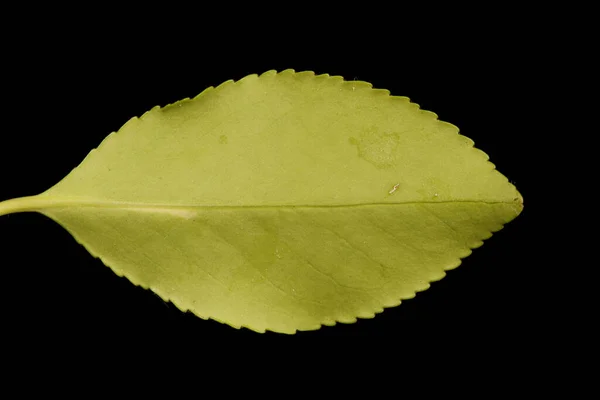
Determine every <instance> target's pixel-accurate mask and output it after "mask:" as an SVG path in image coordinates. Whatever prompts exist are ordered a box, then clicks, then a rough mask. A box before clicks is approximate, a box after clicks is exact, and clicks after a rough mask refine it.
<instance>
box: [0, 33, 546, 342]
mask: <svg viewBox="0 0 600 400" xmlns="http://www.w3.org/2000/svg"><path fill="white" fill-rule="evenodd" d="M102 29H104V30H110V29H111V26H110V24H108V25H107V26H104V27H103V28H102ZM490 31H494V30H493V29H492V30H490ZM490 31H486V33H482V32H478V33H477V34H476V35H475V34H473V32H471V33H467V34H466V35H465V36H464V37H459V38H452V39H447V38H445V34H444V33H443V32H441V33H439V34H437V35H434V38H433V39H431V38H423V37H421V36H419V35H418V34H416V33H410V32H401V31H399V32H395V33H394V32H391V33H390V32H387V33H381V36H380V37H376V38H375V39H372V40H367V39H364V38H363V39H364V40H363V39H361V38H360V35H359V36H358V37H352V38H351V39H350V38H346V37H344V36H337V35H331V36H326V37H322V38H320V39H318V42H319V43H321V45H320V46H317V44H316V43H317V41H315V40H314V39H311V40H309V39H306V38H303V39H301V40H296V39H292V38H291V37H287V36H286V35H284V34H282V35H281V36H283V37H284V39H282V40H275V39H269V37H268V36H267V37H266V38H265V37H263V38H262V39H260V38H252V39H249V38H245V32H230V34H232V35H233V36H234V39H232V40H231V41H230V42H227V43H221V42H219V43H218V44H216V43H215V41H214V37H215V36H218V35H219V34H221V33H222V32H221V33H219V32H217V31H214V32H212V35H211V34H210V33H209V34H207V33H206V32H204V33H203V34H202V35H201V34H198V37H197V40H192V41H190V42H189V43H188V42H186V43H185V45H179V46H178V45H177V44H178V43H179V42H178V36H179V35H183V34H180V33H178V32H176V31H167V32H163V33H161V34H158V35H149V36H144V35H143V34H140V36H139V37H137V38H135V39H128V40H127V41H123V42H119V40H118V39H116V40H115V39H114V38H113V39H112V40H111V41H110V42H105V41H104V40H103V39H101V38H99V39H94V38H86V39H85V40H82V39H80V38H77V34H76V32H75V31H66V32H64V33H61V32H58V33H57V32H52V34H51V35H50V33H48V32H41V33H39V34H38V35H37V36H35V38H34V39H32V40H31V41H20V42H18V43H17V42H15V43H13V44H12V45H9V46H8V47H7V48H5V50H4V51H5V52H4V55H5V56H4V68H5V72H4V74H3V76H2V78H1V81H2V93H1V94H0V95H1V96H2V101H3V103H4V104H3V112H2V118H3V122H4V126H3V131H2V133H1V139H0V174H1V175H0V176H1V184H0V200H5V199H9V198H14V197H20V196H27V195H34V194H37V193H39V192H42V191H44V190H46V189H47V188H49V187H50V186H52V185H53V184H55V183H56V182H58V181H59V180H60V179H61V178H62V177H63V176H64V175H66V174H67V173H69V171H70V170H71V169H73V168H74V167H76V166H77V165H78V164H79V162H80V161H81V160H83V158H84V157H85V156H86V155H87V153H88V152H89V151H90V150H91V149H92V148H94V147H96V146H97V145H98V144H99V143H100V142H101V141H102V140H103V139H104V137H105V136H106V135H107V134H109V133H110V132H112V131H114V130H117V129H118V128H119V127H120V126H121V125H122V124H123V123H125V122H126V121H127V120H128V119H129V118H130V117H132V116H139V115H141V114H142V113H144V112H145V111H147V110H149V109H150V108H152V107H153V106H155V105H166V104H169V103H172V102H174V101H177V100H180V99H182V98H184V97H191V96H195V95H196V94H198V93H200V92H201V91H202V90H203V89H205V88H206V87H208V86H215V85H218V84H220V83H221V82H223V81H225V80H228V79H236V80H237V79H240V78H242V77H244V76H246V75H247V74H250V73H262V72H265V71H267V70H271V69H276V70H283V69H287V68H293V69H295V70H296V71H303V70H312V71H315V72H316V73H329V74H331V75H342V76H344V77H345V78H346V79H348V80H352V79H357V80H363V81H367V82H370V83H372V84H373V85H374V87H377V88H385V89H388V90H390V91H391V92H392V94H395V95H402V96H408V97H410V98H411V99H412V101H414V102H416V103H418V104H420V105H421V107H422V108H423V109H426V110H430V111H433V112H435V113H437V114H438V116H439V118H440V119H442V120H445V121H448V122H451V123H453V124H454V125H456V126H458V127H459V128H460V130H461V133H462V134H464V135H466V136H468V137H470V138H471V139H473V140H474V141H475V143H476V147H478V148H480V149H482V150H483V151H485V152H486V153H487V154H488V155H489V156H490V159H491V161H492V162H493V163H494V164H495V165H496V166H497V168H498V169H499V170H500V171H501V172H502V173H503V174H504V175H506V176H507V177H508V178H509V180H510V181H511V182H513V183H515V184H516V186H517V188H518V189H519V190H520V192H521V193H522V194H523V196H524V199H525V211H524V212H523V213H522V214H521V215H520V216H519V217H518V218H517V219H516V220H514V221H513V222H512V223H510V224H508V225H507V226H506V227H505V228H504V229H503V230H502V231H500V232H498V233H497V234H495V235H494V236H493V237H492V238H491V239H490V240H489V241H486V242H485V244H484V246H483V247H481V248H479V249H477V250H475V251H474V253H473V254H472V255H471V256H470V257H468V258H467V259H465V260H464V262H463V264H462V265H461V266H460V267H459V268H457V269H456V270H453V271H450V272H449V273H448V275H447V277H446V278H444V279H443V280H442V281H440V282H437V283H434V284H432V287H431V288H430V289H429V290H427V291H425V292H422V293H420V294H418V295H417V297H416V298H414V299H411V300H407V301H405V302H403V304H402V305H401V306H399V307H396V308H392V309H387V310H386V311H385V312H384V313H382V314H379V315H377V316H376V317H375V318H374V319H371V320H359V321H358V322H357V323H355V324H350V325H345V324H338V325H336V326H334V327H323V328H322V329H320V330H318V331H314V332H301V333H298V334H297V335H295V336H289V337H288V336H284V335H279V334H274V333H266V334H264V335H260V334H256V333H254V332H251V331H249V330H245V329H242V330H235V329H233V328H231V327H229V326H227V325H222V324H220V323H217V322H214V321H212V320H208V321H205V320H201V319H199V318H197V317H195V316H193V315H192V314H190V313H181V312H180V311H179V310H178V309H177V308H176V307H175V306H173V305H172V304H167V303H165V302H163V301H162V300H161V299H160V298H159V297H158V296H156V295H154V294H153V293H152V292H150V291H146V290H143V289H141V288H138V287H135V286H134V285H132V284H130V283H129V282H128V281H127V280H126V279H124V278H119V277H117V276H116V275H115V274H114V273H113V272H112V271H111V270H110V269H109V268H108V267H105V266H104V265H103V264H102V263H101V262H100V261H99V260H97V259H95V258H93V257H92V256H91V255H89V253H87V251H86V250H85V249H84V248H83V247H82V246H80V245H79V244H77V243H76V242H75V240H74V239H72V238H71V236H70V235H69V234H68V233H67V232H66V231H65V230H64V229H63V228H62V227H60V226H59V225H57V224H56V223H54V222H53V221H51V220H49V219H47V218H46V217H44V216H42V215H39V214H35V213H22V214H14V215H9V216H2V217H0V237H1V249H2V252H1V256H0V265H1V271H2V274H3V276H2V284H3V286H4V289H3V291H2V296H3V301H2V302H1V305H0V307H1V309H2V314H3V317H2V318H3V330H4V333H5V334H8V335H9V336H10V337H11V338H12V339H13V340H15V341H21V340H25V339H23V338H25V337H31V335H35V336H36V340H37V341H39V342H41V343H54V342H53V341H55V340H62V341H64V343H66V346H67V347H75V346H83V347H86V346H92V345H93V343H96V342H97V338H98V337H102V338H103V340H106V339H107V338H113V339H116V340H118V341H122V342H133V341H139V340H141V338H149V339H151V340H155V341H167V342H168V340H169V339H168V338H177V341H178V343H187V342H188V341H189V342H190V343H191V342H193V341H195V340H200V339H215V338H221V339H223V338H225V339H227V340H230V341H231V340H236V339H238V338H241V337H246V336H249V337H256V338H267V339H268V338H280V337H285V338H288V339H289V340H298V338H318V337H323V336H335V337H340V338H341V337H348V336H365V337H383V336H386V337H389V338H392V340H399V339H401V338H403V337H406V336H411V337H418V336H423V335H425V334H427V335H428V337H429V336H433V337H434V338H438V339H439V340H440V341H441V340H443V339H444V338H450V337H452V338H460V337H463V338H469V340H472V343H477V342H478V341H482V342H484V343H487V344H490V343H494V342H504V341H507V340H513V341H522V340H524V339H523V338H524V337H526V336H527V332H528V330H529V328H530V327H531V326H532V325H533V324H535V315H534V314H533V313H532V312H531V310H532V308H533V303H532V301H531V296H530V295H529V292H530V290H531V282H530V281H529V280H528V279H527V278H526V275H527V274H526V270H527V269H529V268H531V264H530V263H529V258H528V256H527V251H526V247H527V245H528V235H529V234H530V233H528V232H527V220H528V207H527V200H528V190H529V181H528V177H527V176H526V174H527V172H526V171H527V161H526V153H527V151H528V149H527V143H528V141H530V140H531V139H532V135H534V132H533V131H532V130H531V129H530V124H529V123H528V122H527V113H528V111H527V110H528V108H529V103H531V102H535V98H534V97H532V96H533V95H532V94H531V91H530V90H529V88H528V84H529V83H528V82H530V78H531V75H532V73H533V72H532V71H531V69H530V68H529V66H528V61H527V60H528V57H529V56H531V54H530V53H531V52H532V51H534V50H532V49H531V48H528V47H527V45H526V44H523V43H522V42H521V41H520V42H519V43H518V45H517V43H516V42H515V41H514V40H512V39H510V38H508V37H506V35H502V34H495V33H493V32H492V33H490ZM47 34H48V35H49V36H46V35H47ZM186 34H187V35H189V34H190V33H189V32H187V33H186ZM98 37H101V35H98ZM390 38H391V40H390ZM385 39H387V40H389V41H388V42H384V40H385ZM57 338H60V339H57ZM449 340H450V339H449ZM434 343H435V342H434Z"/></svg>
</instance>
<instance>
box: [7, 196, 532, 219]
mask: <svg viewBox="0 0 600 400" xmlns="http://www.w3.org/2000/svg"><path fill="white" fill-rule="evenodd" d="M453 203H472V204H507V205H514V206H519V205H520V206H522V200H521V198H516V199H515V200H514V201H494V200H469V199H461V200H433V201H427V200H426V201H401V202H395V203H387V202H386V203H382V202H372V203H353V204H323V205H314V204H294V205H292V204H281V205H225V206H217V205H215V206H211V205H173V204H158V203H134V202H118V201H97V200H82V199H52V198H47V197H43V196H28V197H20V198H16V199H11V200H6V201H3V202H0V215H5V214H12V213H18V212H30V211H42V210H46V209H53V208H54V209H56V208H73V207H77V208H81V207H90V208H113V209H124V210H125V209H127V210H133V211H139V212H155V213H167V214H180V215H182V216H184V215H185V214H190V213H196V212H197V211H198V210H201V209H257V208H344V207H348V208H349V207H372V206H399V205H414V204H453Z"/></svg>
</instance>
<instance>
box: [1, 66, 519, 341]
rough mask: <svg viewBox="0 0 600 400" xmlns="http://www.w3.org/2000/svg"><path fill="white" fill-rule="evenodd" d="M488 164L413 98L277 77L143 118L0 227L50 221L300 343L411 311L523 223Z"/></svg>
mask: <svg viewBox="0 0 600 400" xmlns="http://www.w3.org/2000/svg"><path fill="white" fill-rule="evenodd" d="M487 160H488V157H487V155H486V154H485V153H483V152H481V151H479V150H477V149H474V148H473V142H472V141H471V140H470V139H468V138H466V137H464V136H462V135H460V134H458V129H457V128H456V127H455V126H453V125H451V124H448V123H445V122H441V121H439V120H438V119H437V117H436V115H435V114H433V113H431V112H427V111H423V110H420V109H419V108H418V106H417V105H416V104H414V103H410V102H409V100H408V99H407V98H404V97H394V96H390V95H389V92H388V91H385V90H375V89H372V88H371V85H370V84H367V83H365V82H356V81H350V82H347V81H344V80H343V79H342V78H340V77H331V76H329V75H319V76H315V75H314V74H313V73H311V72H302V73H295V72H294V71H292V70H286V71H283V72H281V73H276V72H275V71H269V72H266V73H265V74H263V75H261V76H257V75H250V76H247V77H246V78H244V79H242V80H240V81H238V82H233V81H228V82H225V83H224V84H222V85H220V86H219V87H217V88H208V89H207V90H205V91H204V92H203V93H201V94H200V95H198V96H197V97H196V98H194V99H191V100H190V99H185V100H182V101H180V102H177V103H175V104H172V105H169V106H166V107H164V108H159V107H155V108H153V109H152V110H150V111H149V112H147V113H146V114H144V115H143V116H142V117H141V118H132V119H131V120H130V121H129V122H127V123H126V124H125V125H124V126H123V127H122V128H121V129H120V130H119V131H118V132H114V133H112V134H110V135H109V136H108V137H107V138H106V139H105V140H104V141H103V142H102V143H101V145H100V146H99V147H98V148H97V149H95V150H92V151H91V152H90V154H89V155H88V156H87V157H86V159H85V160H84V161H83V162H82V163H81V164H80V165H79V166H78V167H77V168H76V169H74V170H73V171H72V172H71V173H70V174H69V175H67V176H66V177H65V178H64V179H63V180H62V181H60V182H59V183H58V184H56V185H55V186H54V187H52V188H50V189H49V190H48V191H46V192H44V193H42V194H40V195H38V196H33V197H26V198H21V199H14V200H9V201H6V202H3V203H0V215H2V214H7V213H9V212H19V211H38V212H41V213H43V214H45V215H47V216H48V217H50V218H52V219H53V220H55V221H56V222H58V223H59V224H61V225H62V226H63V227H65V228H66V229H67V230H68V231H69V232H70V233H71V234H72V235H73V236H74V237H75V238H76V239H77V241H79V243H81V244H82V245H83V246H85V247H86V248H87V250H88V251H89V252H90V253H91V254H93V255H94V256H96V257H99V258H100V259H101V260H102V261H103V262H104V263H105V264H106V265H108V266H109V267H110V268H112V269H113V271H114V272H115V273H117V274H118V275H120V276H125V277H127V278H128V279H129V280H130V281H131V282H133V283H134V284H136V285H140V286H142V287H144V288H149V289H151V290H152V291H154V292H155V293H157V294H158V295H160V296H161V297H162V298H163V299H165V300H169V301H172V302H173V303H174V304H175V305H177V306H178V307H179V308H180V309H181V310H190V311H192V312H194V313H195V314H196V315H198V316H200V317H202V318H213V319H215V320H218V321H221V322H224V323H227V324H229V325H231V326H234V327H241V326H245V327H248V328H250V329H253V330H255V331H259V332H264V331H265V330H267V329H268V330H272V331H276V332H282V333H293V332H295V331H296V330H311V329H318V328H319V327H320V326H321V325H333V324H335V323H336V322H353V321H355V320H356V318H370V317H373V316H374V314H375V313H378V312H381V311H382V310H383V308H384V307H392V306H396V305H398V304H400V302H401V300H403V299H409V298H411V297H414V295H415V293H416V292H418V291H422V290H425V289H427V288H428V287H429V284H430V282H432V281H435V280H439V279H441V278H442V277H443V276H444V275H445V271H446V270H448V269H451V268H454V267H456V266H458V265H459V264H460V259H461V258H464V257H466V256H468V255H469V254H470V252H471V249H472V248H475V247H478V246H480V245H481V244H482V240H484V239H487V238H489V237H490V236H491V234H492V232H495V231H497V230H499V229H501V228H502V226H503V224H505V223H507V222H509V221H511V220H512V219H513V218H515V217H516V216H517V215H518V214H519V213H520V212H521V210H522V208H523V201H522V197H521V195H520V194H519V193H518V192H517V190H516V188H515V187H514V186H513V185H511V184H510V183H509V182H508V180H507V179H506V178H505V177H504V176H503V175H502V174H500V173H499V172H498V171H496V170H495V167H494V166H493V165H492V164H491V163H489V162H488V161H487Z"/></svg>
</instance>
